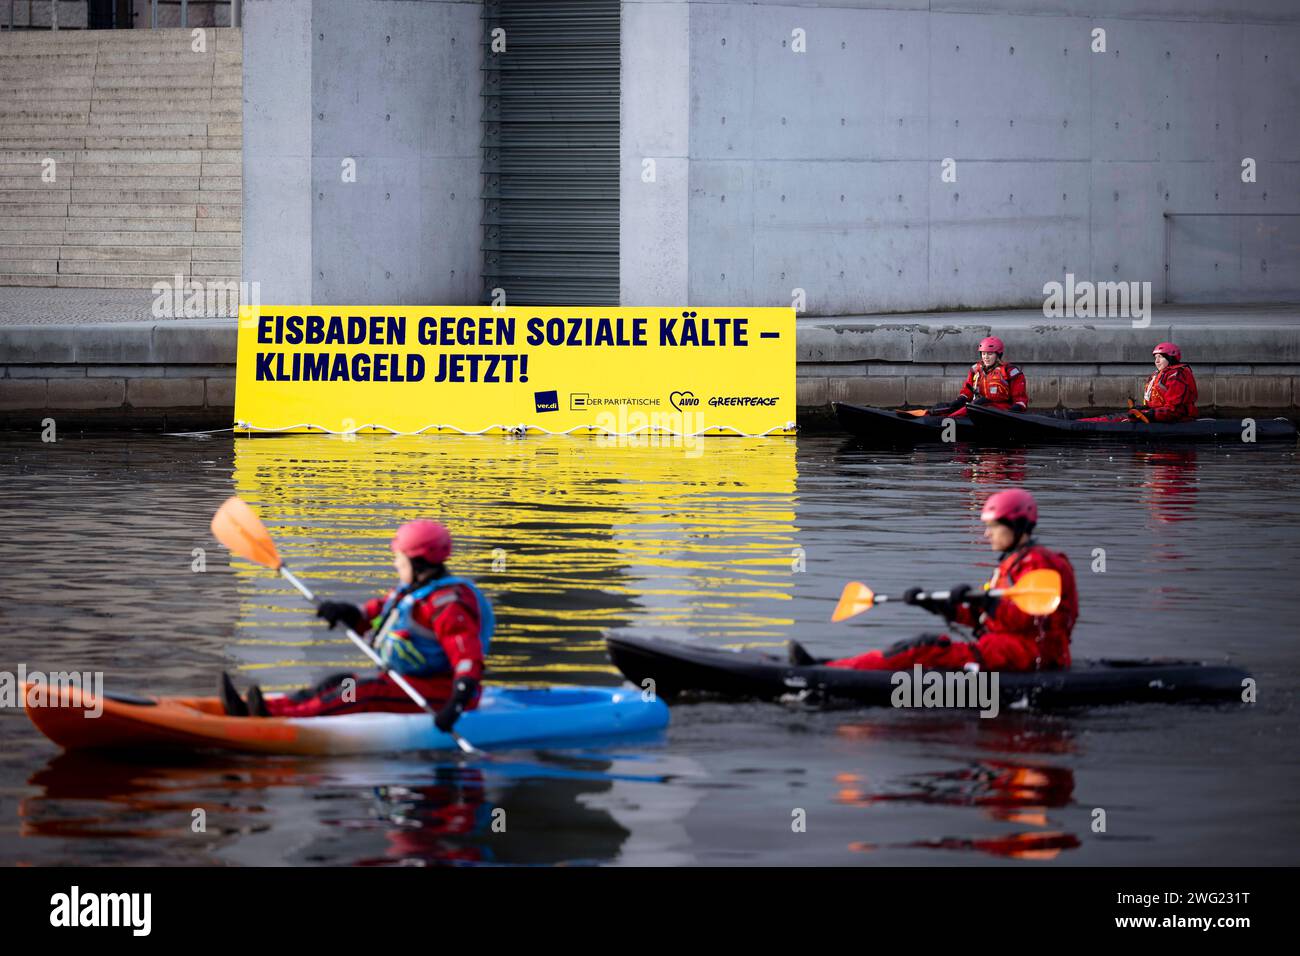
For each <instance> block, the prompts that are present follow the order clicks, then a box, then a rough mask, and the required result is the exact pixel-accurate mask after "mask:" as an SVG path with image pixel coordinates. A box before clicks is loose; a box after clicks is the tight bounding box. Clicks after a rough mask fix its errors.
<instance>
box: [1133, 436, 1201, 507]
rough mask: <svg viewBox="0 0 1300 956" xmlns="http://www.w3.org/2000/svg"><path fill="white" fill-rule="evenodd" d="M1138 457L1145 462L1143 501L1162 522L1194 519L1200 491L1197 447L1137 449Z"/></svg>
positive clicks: (1142, 487) (1142, 485)
mask: <svg viewBox="0 0 1300 956" xmlns="http://www.w3.org/2000/svg"><path fill="white" fill-rule="evenodd" d="M1133 455H1134V459H1135V460H1136V461H1137V462H1138V463H1139V464H1141V465H1144V466H1145V475H1144V477H1143V480H1142V484H1141V486H1140V487H1141V494H1142V502H1143V503H1144V504H1145V505H1146V507H1147V510H1148V511H1150V512H1151V516H1152V517H1153V518H1155V519H1156V521H1159V522H1160V523H1162V524H1173V523H1175V522H1179V521H1191V520H1192V518H1193V517H1195V515H1194V514H1193V512H1194V511H1195V509H1196V497H1197V494H1198V486H1197V478H1196V450H1195V449H1194V448H1175V449H1160V450H1157V451H1148V450H1146V449H1141V448H1139V449H1136V450H1135V451H1134V453H1133Z"/></svg>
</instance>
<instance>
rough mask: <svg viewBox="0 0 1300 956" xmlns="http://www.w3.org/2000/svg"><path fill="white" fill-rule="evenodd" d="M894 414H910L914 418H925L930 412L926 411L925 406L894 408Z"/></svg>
mask: <svg viewBox="0 0 1300 956" xmlns="http://www.w3.org/2000/svg"><path fill="white" fill-rule="evenodd" d="M894 414H896V415H909V416H911V417H912V418H924V417H925V416H926V415H928V414H930V413H929V412H928V411H926V410H925V409H924V408H896V409H894Z"/></svg>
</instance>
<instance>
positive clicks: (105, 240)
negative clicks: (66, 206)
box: [0, 220, 228, 258]
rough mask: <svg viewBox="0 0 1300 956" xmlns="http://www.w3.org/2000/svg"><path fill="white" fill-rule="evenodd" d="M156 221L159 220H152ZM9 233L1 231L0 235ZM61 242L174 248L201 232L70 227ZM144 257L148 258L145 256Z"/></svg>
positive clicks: (190, 241)
mask: <svg viewBox="0 0 1300 956" xmlns="http://www.w3.org/2000/svg"><path fill="white" fill-rule="evenodd" d="M150 221H153V222H156V221H157V220H150ZM5 235H8V233H0V237H3V236H5ZM29 235H41V233H29ZM59 235H60V237H61V238H60V239H59V244H60V245H63V244H65V243H66V244H68V245H76V246H98V245H106V246H129V247H131V248H135V249H141V250H143V249H145V248H147V247H150V246H172V247H173V248H180V249H183V248H187V247H189V246H191V245H192V244H194V242H195V240H197V239H198V238H199V234H198V233H197V232H195V231H194V230H193V229H189V230H186V231H184V232H176V231H170V230H169V231H167V232H144V231H141V230H136V231H134V232H121V231H118V232H110V231H105V232H94V231H92V230H88V229H69V230H67V231H66V232H63V233H60V234H59ZM210 235H214V236H224V235H228V233H220V232H214V233H211V234H210ZM144 258H148V257H147V256H144Z"/></svg>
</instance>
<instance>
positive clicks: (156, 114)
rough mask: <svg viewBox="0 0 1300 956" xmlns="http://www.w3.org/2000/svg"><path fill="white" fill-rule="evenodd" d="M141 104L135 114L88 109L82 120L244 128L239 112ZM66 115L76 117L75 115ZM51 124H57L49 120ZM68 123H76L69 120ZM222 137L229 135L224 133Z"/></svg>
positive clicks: (101, 122)
mask: <svg viewBox="0 0 1300 956" xmlns="http://www.w3.org/2000/svg"><path fill="white" fill-rule="evenodd" d="M132 102H137V103H139V104H140V109H139V110H137V111H135V112H126V111H124V110H116V111H111V112H110V111H105V110H98V109H94V108H90V109H87V111H86V114H85V116H86V118H85V119H84V120H82V122H83V123H87V124H111V123H117V124H123V125H125V124H131V123H135V124H143V123H166V124H169V125H170V124H175V123H192V124H198V123H202V124H203V125H204V126H205V127H208V129H207V132H209V133H212V132H213V130H212V128H211V124H214V123H222V124H227V123H233V124H234V126H235V128H234V129H233V130H231V131H230V132H234V133H239V132H241V131H242V128H243V115H242V114H241V113H240V111H238V110H214V109H208V108H207V106H206V105H205V106H203V107H200V108H197V109H186V110H159V109H156V108H155V107H153V106H152V105H148V104H146V103H145V102H144V101H143V100H134V101H132ZM66 115H71V116H75V115H76V114H75V113H68V114H66ZM49 122H55V121H54V120H49ZM68 122H76V121H75V120H68ZM222 135H228V134H227V133H223V134H222Z"/></svg>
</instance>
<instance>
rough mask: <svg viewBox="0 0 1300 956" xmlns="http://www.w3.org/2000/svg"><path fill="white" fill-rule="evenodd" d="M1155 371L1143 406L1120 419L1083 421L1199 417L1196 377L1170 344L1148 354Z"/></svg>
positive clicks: (1106, 417)
mask: <svg viewBox="0 0 1300 956" xmlns="http://www.w3.org/2000/svg"><path fill="white" fill-rule="evenodd" d="M1151 359H1152V361H1153V362H1155V365H1156V371H1155V374H1154V375H1152V376H1151V377H1150V378H1149V379H1147V385H1146V388H1145V389H1143V390H1142V404H1141V405H1135V406H1133V407H1132V408H1130V409H1129V410H1128V412H1127V413H1125V414H1123V415H1103V416H1101V417H1100V418H1083V419H1080V421H1085V422H1123V421H1138V422H1148V423H1150V422H1158V423H1160V424H1165V425H1169V424H1174V423H1176V422H1190V421H1195V420H1196V417H1197V416H1198V415H1199V414H1200V412H1199V410H1198V409H1197V408H1196V399H1197V394H1196V376H1195V375H1193V374H1192V368H1191V366H1190V365H1184V364H1183V352H1182V349H1180V348H1179V347H1178V346H1177V345H1175V344H1174V343H1173V342H1161V343H1160V344H1159V345H1157V346H1156V347H1155V348H1154V349H1152V350H1151Z"/></svg>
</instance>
